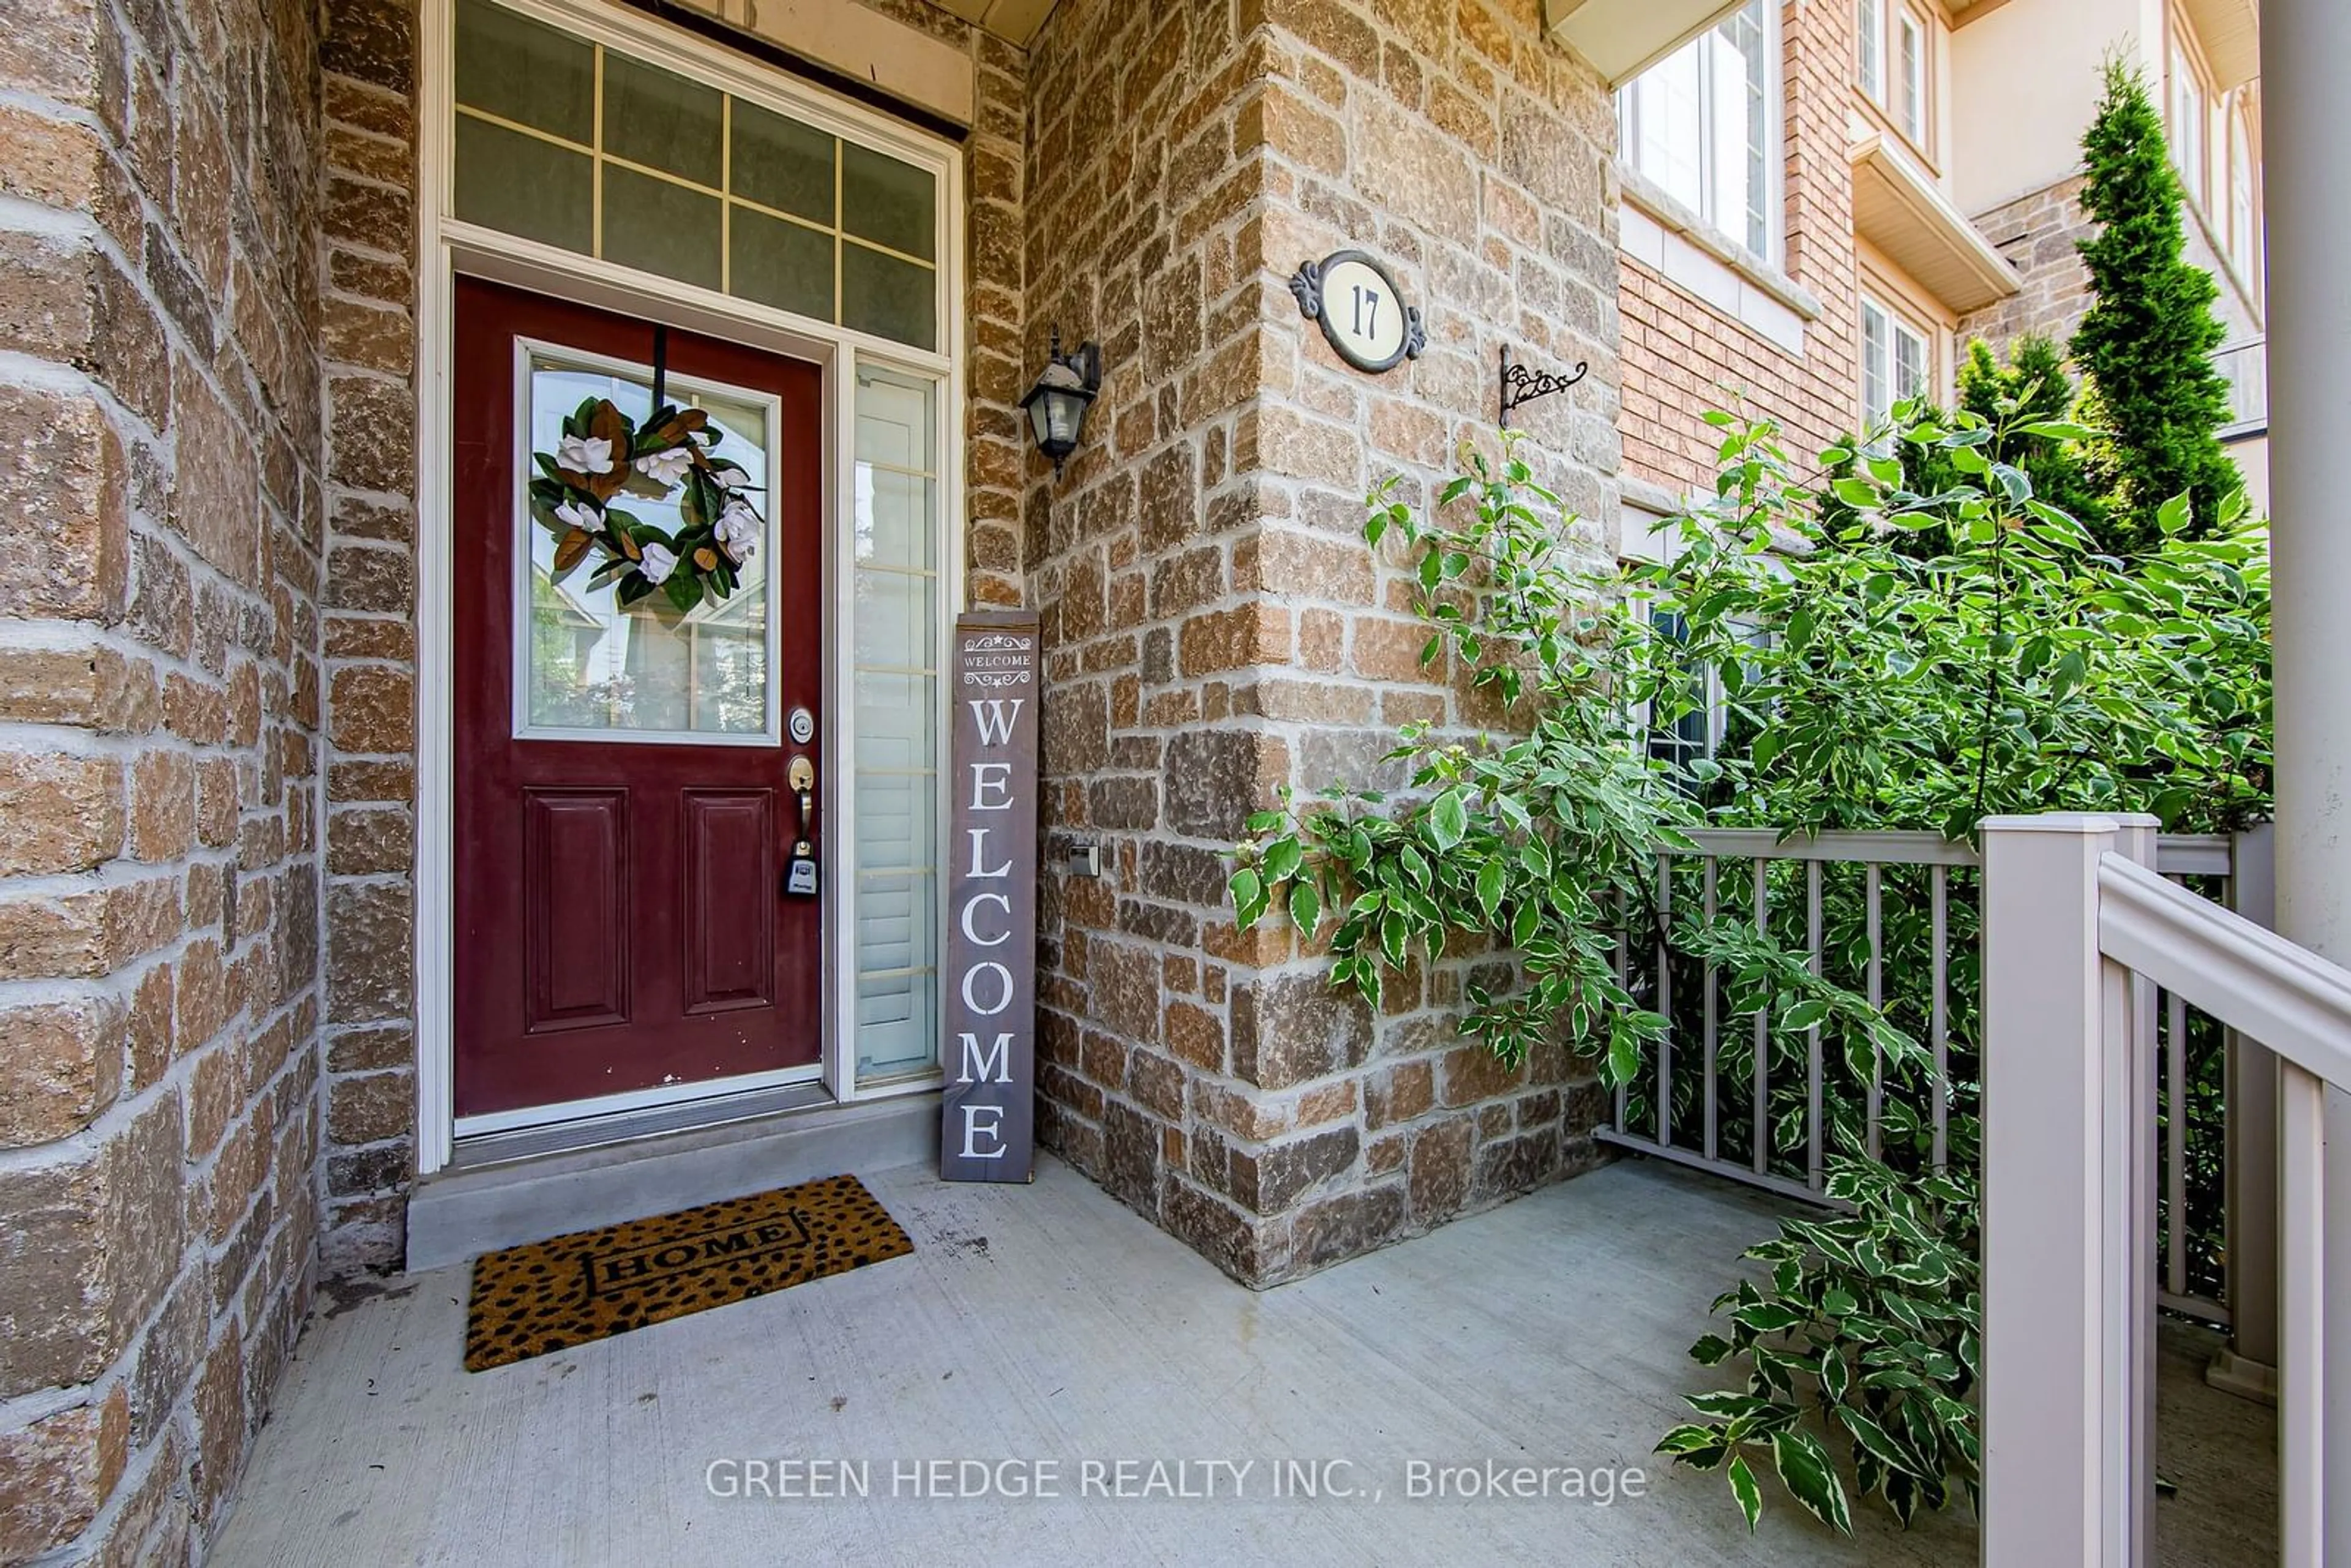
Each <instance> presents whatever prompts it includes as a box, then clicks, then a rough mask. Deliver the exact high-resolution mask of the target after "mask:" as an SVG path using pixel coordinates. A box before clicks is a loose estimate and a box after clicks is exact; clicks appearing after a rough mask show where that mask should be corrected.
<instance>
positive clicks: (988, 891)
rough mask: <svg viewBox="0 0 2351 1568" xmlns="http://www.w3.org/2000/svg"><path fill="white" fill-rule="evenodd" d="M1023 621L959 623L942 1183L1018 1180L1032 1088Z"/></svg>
mask: <svg viewBox="0 0 2351 1568" xmlns="http://www.w3.org/2000/svg"><path fill="white" fill-rule="evenodd" d="M1040 640H1041V639H1040V636H1039V634H1038V622H1037V617H1036V615H1035V614H1034V613H1031V612H1017V611H974V612H971V613H969V614H967V615H964V616H962V617H960V618H958V619H957V620H956V634H955V653H954V656H953V658H952V660H951V661H950V663H949V664H948V666H947V677H948V679H949V680H950V681H951V682H952V683H953V701H954V714H953V717H952V724H953V740H952V742H951V745H950V747H949V753H948V756H949V763H950V766H949V768H948V773H947V777H948V779H950V780H951V781H952V782H951V783H950V784H949V789H952V790H953V792H954V810H953V812H952V813H951V816H950V819H949V820H950V821H951V823H952V824H953V825H952V828H951V831H949V834H948V837H947V842H946V846H945V847H944V852H945V854H946V858H947V866H948V874H947V878H946V887H947V894H948V915H949V919H948V925H947V964H946V998H945V1006H944V1007H943V1008H942V1009H940V1010H941V1013H942V1016H943V1017H944V1019H945V1020H946V1040H944V1041H942V1042H941V1043H942V1046H943V1051H942V1054H941V1057H940V1060H941V1061H942V1062H943V1064H944V1065H945V1066H946V1095H945V1108H946V1114H945V1116H944V1117H943V1118H942V1122H941V1125H940V1129H939V1134H940V1135H939V1175H940V1176H941V1177H942V1178H943V1179H945V1180H947V1181H1028V1180H1029V1179H1030V1177H1031V1176H1032V1175H1033V1174H1034V1172H1035V1157H1034V1156H1035V1142H1036V1123H1037V1109H1036V1092H1037V687H1038V662H1039V661H1038V645H1039V643H1040Z"/></svg>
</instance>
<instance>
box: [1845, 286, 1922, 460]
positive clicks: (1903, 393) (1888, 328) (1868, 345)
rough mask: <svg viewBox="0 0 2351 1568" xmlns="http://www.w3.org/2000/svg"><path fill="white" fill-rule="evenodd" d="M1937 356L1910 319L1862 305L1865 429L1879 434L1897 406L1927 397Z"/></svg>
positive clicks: (1866, 300)
mask: <svg viewBox="0 0 2351 1568" xmlns="http://www.w3.org/2000/svg"><path fill="white" fill-rule="evenodd" d="M1933 369H1934V352H1933V347H1932V345H1931V344H1930V343H1929V341H1928V337H1927V334H1926V333H1925V332H1924V331H1922V330H1921V329H1919V328H1917V326H1915V325H1914V324H1913V323H1912V322H1911V321H1910V320H1909V319H1907V318H1905V317H1903V316H1901V315H1899V314H1898V313H1896V311H1894V310H1893V309H1891V308H1888V307H1886V306H1884V305H1881V304H1879V303H1878V302H1877V301H1876V300H1875V299H1871V298H1867V297H1866V296H1865V297H1864V298H1863V299H1862V302H1861V423H1862V429H1863V431H1864V432H1865V433H1867V434H1876V433H1879V432H1881V431H1882V430H1883V428H1884V427H1885V426H1886V425H1887V424H1888V423H1891V421H1892V419H1893V416H1894V406H1895V404H1896V403H1900V402H1908V401H1909V400H1910V399H1912V398H1917V397H1924V396H1926V395H1927V382H1928V378H1929V377H1930V376H1931V375H1932V374H1933Z"/></svg>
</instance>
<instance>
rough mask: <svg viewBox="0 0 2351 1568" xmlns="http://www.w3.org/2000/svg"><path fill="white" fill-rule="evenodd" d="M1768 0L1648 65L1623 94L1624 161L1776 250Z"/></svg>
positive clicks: (1762, 249)
mask: <svg viewBox="0 0 2351 1568" xmlns="http://www.w3.org/2000/svg"><path fill="white" fill-rule="evenodd" d="M1771 40H1772V28H1771V18H1770V16H1769V13H1768V12H1767V10H1766V8H1765V5H1764V0H1750V3H1749V4H1748V5H1744V6H1741V7H1740V9H1739V10H1738V11H1737V12H1735V13H1734V14H1732V15H1731V16H1729V17H1726V18H1725V19H1724V20H1723V21H1722V22H1720V23H1719V24H1718V25H1717V26H1713V27H1711V28H1708V30H1707V31H1706V32H1704V33H1702V34H1700V35H1699V36H1698V37H1697V38H1695V39H1693V40H1692V41H1691V42H1689V43H1687V44H1686V45H1684V46H1683V47H1681V48H1679V49H1677V50H1676V51H1675V52H1674V53H1673V54H1671V55H1669V56H1667V57H1666V58H1665V59H1663V60H1660V61H1659V62H1658V63H1657V64H1656V65H1654V66H1652V67H1650V68H1648V69H1647V70H1646V71H1644V72H1643V73H1642V74H1641V75H1640V76H1639V77H1638V78H1635V79H1634V80H1633V81H1632V82H1631V83H1629V84H1628V85H1627V86H1626V87H1625V90H1624V91H1623V92H1622V93H1620V94H1618V95H1617V115H1618V120H1619V130H1620V131H1621V133H1622V136H1623V144H1624V149H1625V162H1627V163H1629V164H1630V165H1631V166H1632V167H1633V168H1634V169H1635V171H1636V172H1639V173H1640V174H1641V175H1642V176H1643V177H1644V178H1646V179H1648V180H1650V181H1652V182H1654V183H1656V185H1657V186H1658V187H1659V188H1660V189H1662V190H1663V191H1664V192H1665V193H1666V194H1667V195H1669V196H1671V197H1672V198H1673V199H1674V200H1676V201H1677V202H1679V203H1681V204H1683V205H1684V206H1686V207H1687V208H1689V209H1690V210H1691V211H1692V212H1694V213H1696V214H1698V217H1699V219H1700V220H1701V221H1703V222H1704V223H1705V224H1706V225H1707V226H1708V227H1709V228H1712V229H1714V230H1716V231H1718V232H1719V233H1720V234H1723V235H1728V236H1729V238H1731V239H1732V240H1734V241H1736V242H1737V243H1738V244H1740V245H1741V246H1745V247H1746V248H1747V249H1748V250H1750V251H1752V252H1753V253H1755V254H1756V255H1757V256H1763V257H1765V258H1767V259H1768V258H1771V256H1774V255H1775V254H1776V240H1777V237H1778V236H1777V233H1776V228H1777V225H1776V222H1775V207H1776V205H1777V204H1776V200H1775V179H1776V176H1775V174H1774V172H1773V171H1774V170H1775V169H1776V167H1777V166H1778V165H1777V161H1776V160H1775V159H1774V158H1773V156H1772V148H1773V145H1774V143H1775V141H1777V136H1776V133H1775V130H1774V120H1775V110H1776V107H1777V105H1778V102H1779V97H1780V62H1779V58H1778V56H1777V54H1776V52H1775V51H1774V50H1773V48H1772V47H1771Z"/></svg>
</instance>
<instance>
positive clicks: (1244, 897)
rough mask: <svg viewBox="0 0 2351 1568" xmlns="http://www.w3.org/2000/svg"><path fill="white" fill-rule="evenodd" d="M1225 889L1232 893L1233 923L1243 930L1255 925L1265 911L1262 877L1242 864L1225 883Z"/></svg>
mask: <svg viewBox="0 0 2351 1568" xmlns="http://www.w3.org/2000/svg"><path fill="white" fill-rule="evenodd" d="M1226 891H1227V892H1228V893H1230V894H1232V899H1233V910H1234V914H1235V916H1236V918H1235V922H1234V923H1235V924H1236V925H1238V926H1239V927H1240V928H1241V929H1242V930H1244V931H1246V930H1248V929H1249V927H1250V926H1252V925H1256V924H1257V923H1258V917H1259V915H1263V914H1264V913H1265V881H1264V879H1263V878H1261V877H1259V875H1258V873H1256V872H1254V871H1252V870H1251V869H1249V867H1248V866H1243V867H1241V869H1240V870H1238V871H1237V872H1235V873H1233V874H1232V880H1231V881H1230V882H1228V883H1226Z"/></svg>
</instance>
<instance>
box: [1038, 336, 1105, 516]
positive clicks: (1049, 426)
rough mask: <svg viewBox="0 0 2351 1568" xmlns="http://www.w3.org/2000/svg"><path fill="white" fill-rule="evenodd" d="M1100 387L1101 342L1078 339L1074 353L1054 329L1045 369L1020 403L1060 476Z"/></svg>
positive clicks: (1040, 446) (1039, 442)
mask: <svg viewBox="0 0 2351 1568" xmlns="http://www.w3.org/2000/svg"><path fill="white" fill-rule="evenodd" d="M1101 390H1102V345H1100V344H1099V343H1081V344H1080V345H1078V351H1077V352H1076V353H1074V354H1063V353H1062V352H1061V329H1060V328H1059V327H1056V328H1054V329H1053V348H1052V352H1051V355H1050V358H1048V359H1047V360H1046V361H1045V371H1044V373H1043V374H1042V375H1040V376H1039V377H1038V378H1037V384H1036V385H1035V386H1032V387H1030V388H1029V395H1028V396H1027V397H1024V398H1022V399H1021V400H1020V406H1021V407H1022V408H1024V409H1026V410H1027V411H1028V413H1029V432H1030V434H1033V435H1035V436H1036V438H1037V450H1038V451H1040V452H1041V453H1043V454H1044V455H1046V456H1048V457H1050V458H1051V459H1052V460H1053V476H1054V477H1056V478H1059V477H1060V476H1061V465H1062V464H1063V463H1064V462H1066V461H1067V460H1068V458H1069V455H1070V454H1071V453H1072V452H1075V451H1076V450H1077V449H1078V435H1079V433H1080V432H1081V431H1082V430H1084V428H1085V423H1086V410H1087V409H1088V408H1089V407H1091V406H1092V403H1093V401H1094V394H1095V393H1096V392H1100V391H1101Z"/></svg>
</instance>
